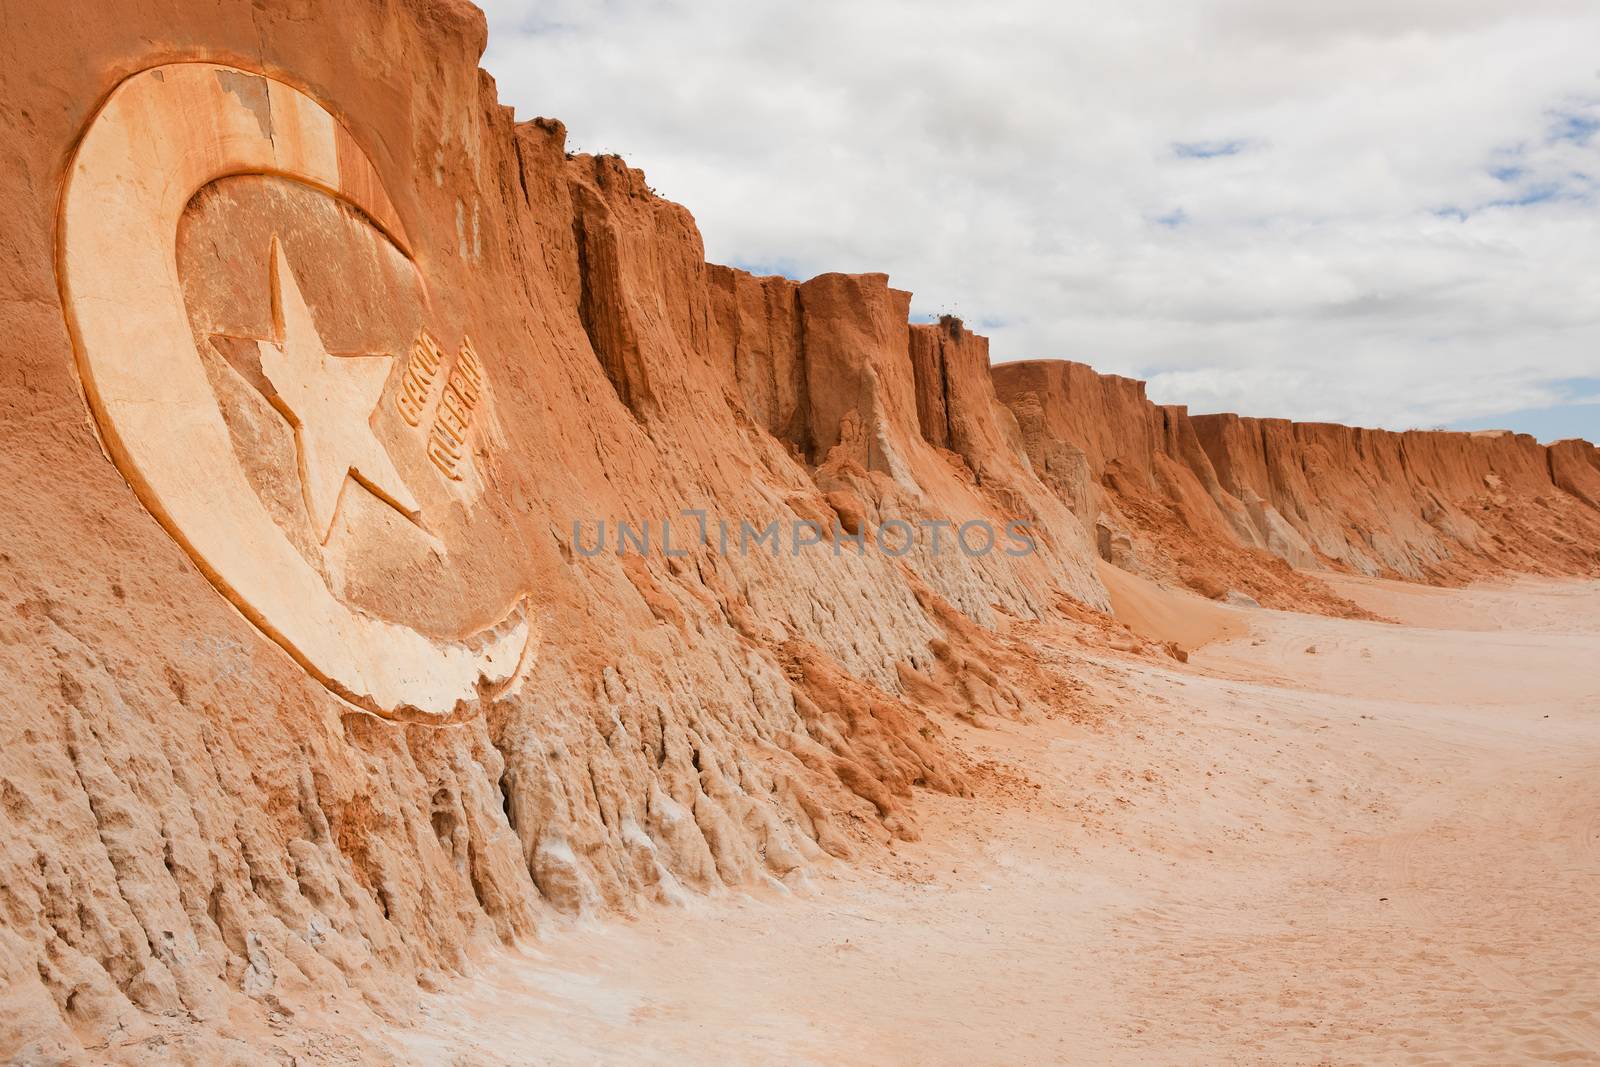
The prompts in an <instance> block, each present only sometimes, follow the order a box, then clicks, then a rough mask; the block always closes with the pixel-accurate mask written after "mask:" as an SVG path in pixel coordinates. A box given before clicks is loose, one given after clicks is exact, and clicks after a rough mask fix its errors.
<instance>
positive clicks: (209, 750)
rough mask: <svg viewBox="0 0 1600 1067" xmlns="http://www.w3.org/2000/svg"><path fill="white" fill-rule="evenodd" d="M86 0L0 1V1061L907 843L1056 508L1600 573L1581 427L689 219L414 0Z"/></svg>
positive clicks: (1270, 560) (1063, 552) (1364, 558)
mask: <svg viewBox="0 0 1600 1067" xmlns="http://www.w3.org/2000/svg"><path fill="white" fill-rule="evenodd" d="M102 15H103V17H96V18H86V17H85V14H84V12H83V11H82V10H80V9H79V6H78V5H55V6H49V5H42V6H34V7H30V8H29V9H28V10H27V11H25V12H22V11H18V12H13V13H11V15H10V16H9V17H8V21H7V22H6V30H5V32H6V34H7V38H8V40H7V43H8V44H9V45H11V52H12V56H13V61H12V62H11V63H9V64H7V66H6V68H5V70H4V72H3V73H0V82H3V84H0V94H3V98H4V99H5V101H6V107H5V108H4V110H3V111H0V130H3V132H4V135H5V137H6V141H7V144H8V145H10V146H11V151H10V153H9V156H8V161H7V164H6V166H5V167H4V168H3V169H0V203H3V204H4V206H5V220H6V221H5V223H4V231H3V244H0V248H3V249H4V254H5V261H6V268H7V269H6V270H5V272H4V280H3V282H0V286H3V293H4V300H3V301H0V320H3V322H4V325H5V328H6V331H7V336H8V338H9V342H8V344H7V351H6V358H5V360H4V363H3V368H0V413H3V416H4V417H3V419H0V440H3V446H4V447H3V448H0V486H3V489H0V493H3V498H0V515H3V519H0V562H3V563H4V569H3V571H0V600H3V604H0V686H3V693H4V705H3V714H0V732H3V737H4V744H3V745H0V806H3V809H4V812H5V822H4V832H3V833H0V1059H6V1060H8V1061H16V1062H24V1063H57V1062H68V1063H71V1062H103V1061H112V1062H140V1063H152V1064H167V1063H183V1062H191V1063H207V1064H209V1063H220V1062H240V1063H243V1062H277V1059H274V1057H273V1056H271V1055H267V1054H265V1053H263V1052H262V1051H261V1048H262V1047H263V1046H262V1043H261V1042H259V1041H256V1040H252V1039H249V1035H251V1034H258V1035H260V1034H265V1035H270V1034H274V1033H276V1032H277V1031H274V1029H273V1027H274V1025H277V1024H281V1023H282V1021H283V1020H284V1019H286V1018H289V1019H292V1018H296V1017H299V1018H301V1019H302V1021H303V1020H304V1019H305V1018H307V1017H309V1016H310V1015H313V1014H315V1013H316V1012H319V1011H331V1010H333V1009H334V1007H336V1006H337V1005H338V1004H339V1003H348V1002H351V1001H353V1000H355V999H359V1000H360V1001H361V1002H362V1003H364V1004H365V1005H366V1008H367V1009H369V1010H372V1011H375V1012H377V1013H379V1014H380V1015H384V1016H387V1017H404V1016H405V1015H406V1013H407V1012H408V1011H409V1010H410V1005H411V1003H412V1000H413V999H414V997H415V994H416V990H417V989H418V987H419V984H420V985H421V986H423V987H429V986H434V985H436V984H438V983H439V982H441V981H443V980H444V979H445V977H446V976H449V975H452V974H459V973H464V972H466V971H469V970H470V968H471V966H472V963H471V961H472V958H473V956H474V954H475V953H477V952H479V951H481V950H482V949H484V948H486V947H490V946H494V945H499V944H504V943H513V942H515V941H517V940H519V939H522V938H527V937H532V936H535V935H536V934H537V932H538V930H539V928H540V926H541V924H544V923H547V922H551V921H555V920H556V919H558V918H559V917H560V916H567V915H575V914H582V913H585V912H590V911H596V910H602V909H616V910H626V909H628V908H631V907H633V906H635V905H636V904H637V903H638V902H639V901H642V900H666V901H671V900H677V899H681V897H682V896H683V894H685V893H690V892H715V891H718V890H719V889H720V888H722V887H724V886H730V885H752V884H767V885H775V886H785V885H795V884H800V883H802V882H803V881H804V879H805V878H806V872H807V871H808V869H810V868H812V867H813V866H814V865H815V864H816V863H818V862H820V861H821V860H822V858H823V857H825V856H836V857H848V856H851V855H855V854H858V853H860V852H861V851H862V850H863V849H873V848H877V847H879V846H880V844H882V843H883V842H887V841H890V840H892V839H893V838H894V837H902V838H906V837H911V836H914V835H915V834H916V833H917V832H918V830H917V822H916V811H915V804H914V797H915V791H916V790H917V789H935V790H941V791H945V792H948V793H954V794H960V793H961V792H963V790H964V789H965V788H966V776H965V771H964V760H963V757H962V755H961V754H960V753H959V752H956V751H953V750H952V748H951V746H950V745H949V744H948V743H947V742H946V741H945V733H944V731H943V729H942V727H941V724H942V723H944V722H946V721H948V720H949V719H950V718H951V717H953V716H958V717H961V718H963V719H964V720H967V721H977V722H981V721H983V719H984V717H986V716H997V715H999V716H1007V715H1010V716H1024V715H1029V714H1034V713H1036V712H1037V710H1038V705H1039V699H1040V692H1045V693H1046V695H1048V693H1047V691H1046V690H1039V691H1038V692H1036V691H1035V690H1036V689H1039V687H1034V686H1031V685H1030V684H1027V683H1025V680H1024V678H1023V675H1025V674H1026V671H1027V669H1028V665H1027V657H1026V656H1024V655H1021V654H1019V653H1018V652H1017V650H1016V649H1014V648H1012V647H1010V646H1008V645H1007V644H1006V643H1005V642H1003V641H1001V640H1000V639H999V638H998V637H996V635H995V631H996V630H997V629H999V628H1003V627H1004V626H1005V625H1007V624H1016V625H1019V626H1021V627H1023V628H1024V629H1025V628H1026V627H1027V626H1029V625H1034V624H1037V623H1039V622H1040V621H1042V620H1049V619H1055V618H1061V617H1077V616H1078V614H1079V613H1084V614H1086V613H1091V612H1094V611H1103V610H1104V609H1106V608H1107V606H1108V603H1109V602H1108V599H1107V594H1106V590H1105V589H1104V587H1103V586H1102V585H1101V583H1100V581H1099V579H1098V578H1097V576H1096V566H1097V563H1098V561H1097V558H1096V557H1097V555H1109V556H1111V557H1112V558H1113V561H1114V562H1119V563H1120V564H1121V565H1123V566H1129V567H1133V566H1136V567H1138V568H1139V569H1141V570H1144V571H1146V572H1147V573H1148V574H1150V575H1152V576H1154V577H1157V578H1169V579H1174V580H1179V581H1182V582H1184V583H1185V584H1187V585H1189V586H1191V587H1193V588H1196V589H1200V590H1202V591H1205V592H1207V593H1208V594H1209V595H1215V596H1219V597H1220V596H1224V595H1227V594H1228V593H1230V592H1237V593H1239V594H1243V595H1249V596H1252V597H1255V598H1256V599H1258V600H1260V601H1261V602H1263V603H1265V604H1268V605H1276V606H1300V607H1312V608H1316V609H1321V610H1333V611H1339V610H1351V609H1350V607H1349V606H1348V605H1345V604H1343V603H1342V602H1340V601H1339V600H1338V598H1336V597H1334V596H1333V595H1332V594H1331V593H1330V592H1328V591H1327V590H1326V589H1325V588H1323V587H1322V586H1321V585H1320V583H1318V582H1317V581H1316V580H1315V578H1314V577H1308V576H1306V575H1305V574H1303V573H1301V572H1299V571H1296V570H1295V569H1293V567H1291V566H1290V564H1294V565H1296V566H1301V567H1316V566H1336V567H1350V568H1355V569H1363V570H1370V571H1379V572H1385V573H1390V572H1392V573H1399V574H1403V575H1406V576H1409V577H1415V578H1424V579H1454V578H1459V577H1465V576H1468V575H1470V574H1475V573H1484V572H1486V571H1487V570H1489V569H1491V568H1506V569H1525V570H1536V571H1544V572H1552V573H1554V572H1561V573H1590V572H1592V571H1593V570H1594V568H1595V566H1596V559H1595V555H1594V545H1595V543H1596V536H1595V534H1596V531H1597V529H1600V511H1596V499H1597V493H1600V486H1597V482H1600V467H1597V465H1596V463H1597V461H1596V457H1595V453H1594V449H1593V448H1592V447H1591V446H1588V445H1586V444H1583V443H1580V442H1564V443H1563V444H1562V445H1559V446H1556V448H1553V449H1549V450H1544V449H1541V448H1540V447H1539V446H1537V445H1535V444H1534V443H1532V442H1531V441H1529V440H1527V439H1522V438H1509V437H1507V438H1498V437H1482V436H1466V435H1439V436H1434V435H1425V434H1424V435H1416V434H1409V435H1393V434H1390V435H1385V434H1381V433H1377V432H1374V431H1355V430H1346V429H1344V428H1339V427H1297V426H1294V425H1292V424H1288V423H1266V422H1256V421H1253V420H1239V419H1233V418H1232V417H1197V418H1190V417H1189V416H1187V415H1186V414H1185V413H1184V412H1183V411H1182V410H1181V409H1177V408H1162V407H1158V406H1155V405H1151V404H1149V403H1148V402H1147V401H1146V400H1145V398H1144V395H1143V388H1142V386H1141V385H1140V384H1139V383H1136V382H1131V381H1128V380H1126V379H1117V378H1107V377H1103V376H1099V375H1095V374H1094V373H1093V372H1092V371H1090V370H1089V369H1088V368H1086V367H1081V366H1079V365H1075V364H1047V363H1032V364H1021V365H1007V366H1002V367H997V368H995V369H994V374H993V376H991V374H990V369H989V366H988V355H987V342H986V341H985V340H984V339H983V338H981V337H978V336H976V335H974V334H972V333H970V332H969V331H967V330H966V329H965V328H964V327H963V326H962V325H961V324H960V323H959V322H957V321H955V320H953V319H947V320H944V321H941V322H939V323H936V324H925V325H924V324H919V325H910V324H908V323H907V313H908V310H909V296H908V294H906V293H904V292H901V291H898V290H895V289H893V288H891V287H890V285H889V284H888V279H887V278H886V277H884V276H883V275H859V276H846V275H837V274H827V275H822V276H820V277H817V278H813V279H811V280H809V281H805V282H796V281H792V280H789V279H785V278H776V277H754V276H751V275H749V274H747V273H745V272H742V271H738V270H734V269H731V268H727V267H720V266H715V265H711V264H707V263H706V262H705V260H704V251H703V247H702V244H701V241H700V237H699V234H698V232H697V230H696V228H695V224H694V221H693V219H692V217H691V216H690V214H689V212H688V211H687V210H685V209H684V208H682V207H680V206H678V205H676V204H672V203H670V202H667V201H665V200H663V199H661V198H659V197H657V196H655V195H654V194H653V193H652V192H651V191H650V189H649V187H648V185H647V184H646V182H645V179H644V176H643V175H642V174H641V173H640V172H639V171H637V170H633V169H630V168H628V167H627V166H625V165H624V164H623V163H622V161H621V160H619V159H617V158H615V157H592V156H585V155H569V154H568V153H567V152H566V148H565V130H564V128H563V127H562V126H561V124H560V123H559V122H556V121H553V120H548V119H535V120H532V121H528V122H522V123H517V122H515V121H514V120H513V117H512V115H511V114H510V112H509V110H508V109H507V108H505V107H503V106H501V105H500V104H499V102H498V100H497V98H496V94H495V89H494V85H493V82H492V80H491V79H489V77H488V76H487V75H486V74H484V73H483V72H481V71H480V70H478V68H477V60H478V57H479V56H480V54H481V52H482V49H483V46H484V41H485V27H484V22H483V19H482V16H481V15H480V14H479V13H478V12H477V11H476V10H475V9H474V8H472V7H471V6H470V5H467V4H465V3H461V2H457V0H398V2H395V3H386V4H375V3H374V4H367V3H358V4H332V3H324V2H310V3H292V4H290V3H285V4H280V5H259V4H256V3H252V2H248V0H220V2H218V3H215V4H210V5H181V6H180V7H178V8H174V6H173V5H171V4H169V3H166V2H163V0H126V2H124V3H119V4H117V5H115V7H114V9H113V8H112V7H111V6H105V8H104V11H103V12H102ZM141 198H142V199H141ZM113 208H117V209H118V211H123V210H124V209H126V213H124V214H119V213H117V212H114V211H113V210H112V209H113ZM130 220H131V221H130ZM158 307H159V309H160V314H159V315H158V314H156V313H155V312H154V311H153V310H152V309H156V308H158ZM362 361H368V362H362ZM329 375H333V376H336V377H337V376H343V378H344V380H345V381H346V385H347V386H348V387H347V388H346V389H344V391H343V392H341V393H340V394H339V396H340V398H341V399H339V400H338V401H337V402H336V403H333V402H329V403H323V401H325V400H326V396H325V394H323V393H321V392H319V391H318V388H317V387H316V383H317V382H321V381H324V380H325V378H326V376H329ZM308 383H309V384H308ZM319 433H320V436H319ZM774 523H776V524H777V528H778V531H779V534H780V542H774V541H772V540H771V539H770V538H763V539H762V540H760V541H758V542H756V543H755V544H753V545H743V544H740V543H739V539H740V537H741V536H742V535H743V531H744V530H745V528H746V527H748V528H750V529H752V530H755V531H759V532H763V533H764V532H765V531H767V530H768V529H770V528H771V527H772V524H774ZM963 524H972V525H971V528H969V529H968V530H966V533H967V534H968V535H969V539H968V540H967V541H965V542H963V541H960V540H959V537H960V536H961V534H962V529H961V527H962V526H963ZM1011 524H1022V525H1020V526H1017V527H1015V529H1016V530H1021V531H1026V534H1027V536H1028V537H1029V538H1030V542H1029V543H1030V544H1031V545H1032V546H1033V547H1032V550H1031V551H1026V552H1015V553H1013V552H1008V551H1005V550H1004V549H1005V547H1007V543H1006V542H1004V541H1002V542H1001V543H1000V544H997V545H995V546H993V547H992V548H991V550H989V551H971V550H970V549H971V548H972V544H971V537H970V535H973V534H976V536H977V537H978V539H979V540H980V541H981V539H982V537H983V534H984V531H985V530H988V531H990V532H991V533H993V532H994V531H1008V530H1010V529H1011ZM730 529H731V530H733V537H734V542H735V543H734V545H733V546H732V547H730V546H729V545H727V544H724V543H723V541H722V539H723V535H724V534H725V533H726V531H728V530H730ZM797 529H803V530H804V531H805V540H806V542H807V543H806V544H805V545H804V546H803V547H802V546H799V545H797V544H796V543H795V542H797V541H798V540H799V538H798V537H797V536H794V535H793V534H792V532H793V531H795V530H797ZM1102 529H1103V530H1105V531H1106V533H1105V535H1104V537H1101V535H1100V534H1099V532H1098V531H1099V530H1102ZM907 531H910V533H909V534H908V533H907ZM939 535H942V536H943V538H944V543H943V545H942V547H941V546H938V545H936V544H935V543H934V538H935V537H936V536H939ZM908 536H909V537H911V538H913V543H910V544H905V543H904V542H905V539H906V538H907V537H908ZM1000 536H1002V537H1003V536H1005V535H1004V534H1001V535H1000ZM630 537H631V538H632V540H631V541H630V540H628V538H630ZM813 537H814V538H815V540H812V538H813ZM1519 538H1520V540H1519ZM596 542H602V543H603V545H604V548H603V550H600V551H593V550H592V549H593V547H594V545H595V544H596ZM647 546H648V547H647ZM1101 546H1103V547H1101ZM902 549H904V550H903V551H902ZM1063 613H1065V616H1063ZM1052 684H1056V683H1052ZM230 1034H239V1035H245V1037H246V1039H245V1040H235V1039H233V1038H230V1037H229V1036H228V1035H230ZM343 1040H348V1041H349V1042H350V1044H351V1048H352V1049H355V1050H356V1051H359V1037H357V1036H354V1035H347V1036H346V1037H345V1038H344V1039H343ZM278 1059H281V1057H278Z"/></svg>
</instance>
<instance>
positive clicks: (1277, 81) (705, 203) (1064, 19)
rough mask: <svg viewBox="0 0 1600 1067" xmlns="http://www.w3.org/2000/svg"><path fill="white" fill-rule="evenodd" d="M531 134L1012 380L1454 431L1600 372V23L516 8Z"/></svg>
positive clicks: (1566, 10) (1346, 1) (1492, 4)
mask: <svg viewBox="0 0 1600 1067" xmlns="http://www.w3.org/2000/svg"><path fill="white" fill-rule="evenodd" d="M487 6H488V10H489V14H490V28H491V32H490V43H489V53H488V55H487V57H486V65H487V66H488V67H489V69H490V70H491V71H492V72H493V73H494V74H495V76H496V78H497V79H498V80H499V83H500V91H501V96H502V98H503V99H505V100H506V101H507V102H510V103H512V104H514V105H515V106H516V108H517V111H518V114H519V116H520V117H523V118H527V117H532V116H534V115H553V116H556V117H559V118H561V119H563V120H564V121H565V122H566V123H567V125H568V128H569V131H570V133H569V141H570V143H571V146H572V147H574V148H576V149H580V150H584V151H613V152H618V153H620V154H622V155H623V156H624V157H626V158H627V159H628V161H629V162H630V163H631V164H632V165H635V166H639V167H642V168H643V169H644V170H645V171H646V172H647V173H648V174H649V176H650V180H651V183H652V184H653V185H654V186H655V187H656V188H657V189H659V190H660V191H661V192H662V194H663V195H665V196H668V197H671V198H672V199H674V200H678V201H680V202H681V203H683V204H685V205H686V206H687V207H689V209H690V210H691V211H693V212H694V213H695V216H696V218H697V219H698V221H699V223H700V227H701V230H702V232H703V233H704V235H705V240H706V248H707V253H708V255H709V256H710V258H712V259H713V260H716V261H719V262H726V263H736V264H754V265H783V266H785V267H787V268H788V269H789V270H791V271H792V272H794V273H796V274H798V275H800V276H802V277H805V276H809V275H811V274H815V273H820V272H823V271H828V270H846V271H864V270H885V271H888V272H889V274H890V275H891V277H892V280H893V283H894V284H895V285H897V286H900V287H903V288H908V289H911V290H912V291H913V292H914V293H915V304H914V310H915V311H916V312H919V313H933V312H938V311H941V310H951V311H955V312H956V313H958V314H961V315H962V316H963V317H965V318H966V319H968V321H969V322H971V323H973V324H975V325H977V324H980V323H981V324H983V325H982V326H980V327H979V328H981V329H983V331H984V332H986V333H988V334H989V335H990V336H991V338H992V339H993V344H992V351H993V353H994V355H995V358H996V359H1014V358H1023V357H1038V356H1059V357H1064V358H1071V359H1080V360H1084V361H1087V362H1089V363H1092V364H1094V365H1095V366H1097V367H1099V368H1100V369H1102V370H1106V371H1110V372H1115V373H1122V374H1132V375H1137V376H1141V377H1148V378H1150V380H1151V394H1152V396H1154V397H1155V398H1156V399H1157V400H1160V401H1163V402H1172V403H1189V404H1191V405H1192V406H1193V407H1194V408H1195V409H1196V410H1221V409H1225V410H1237V411H1242V412H1244V413H1247V414H1258V415H1281V416H1286V417H1293V418H1306V419H1337V420H1339V421H1345V422H1356V423H1362V424H1366V425H1388V426H1408V425H1431V424H1435V423H1445V422H1452V421H1456V420H1459V419H1466V418H1475V417H1482V416H1490V415H1493V414H1495V413H1497V412H1510V411H1515V410H1518V409H1523V408H1527V407H1530V406H1539V405H1541V404H1548V403H1552V402H1555V401H1556V400H1558V399H1559V396H1558V389H1557V388H1556V387H1554V386H1552V385H1551V384H1549V383H1551V382H1554V381H1557V380H1562V379H1577V378H1584V377H1589V378H1593V377H1596V376H1600V214H1597V212H1600V71H1597V67H1600V56H1597V54H1596V52H1595V51H1594V48H1593V45H1594V42H1595V41H1597V40H1600V8H1597V6H1596V5H1595V4H1593V3H1592V2H1590V0H1572V2H1568V0H1542V2H1541V0H1408V2H1399V0H1341V2H1340V3H1338V4H1331V3H1325V4H1286V3H1283V2H1282V0H1197V2H1193V3H1187V4H1176V3H1173V2H1171V0H1124V2H1122V3H1118V4H1103V3H1086V2H1049V0H1029V2H1024V0H998V2H991V3H988V4H954V3H945V2H926V0H919V2H916V3H912V2H908V0H891V2H878V3H870V4H869V3H862V2H860V0H854V2H844V0H813V2H810V3H806V4H791V3H785V4H774V3H768V2H765V0H705V2H698V0H697V2H687V0H608V2H603V3H577V2H572V0H558V2H543V3H540V2H528V0H493V2H490V3H489V4H488V5H487Z"/></svg>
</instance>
